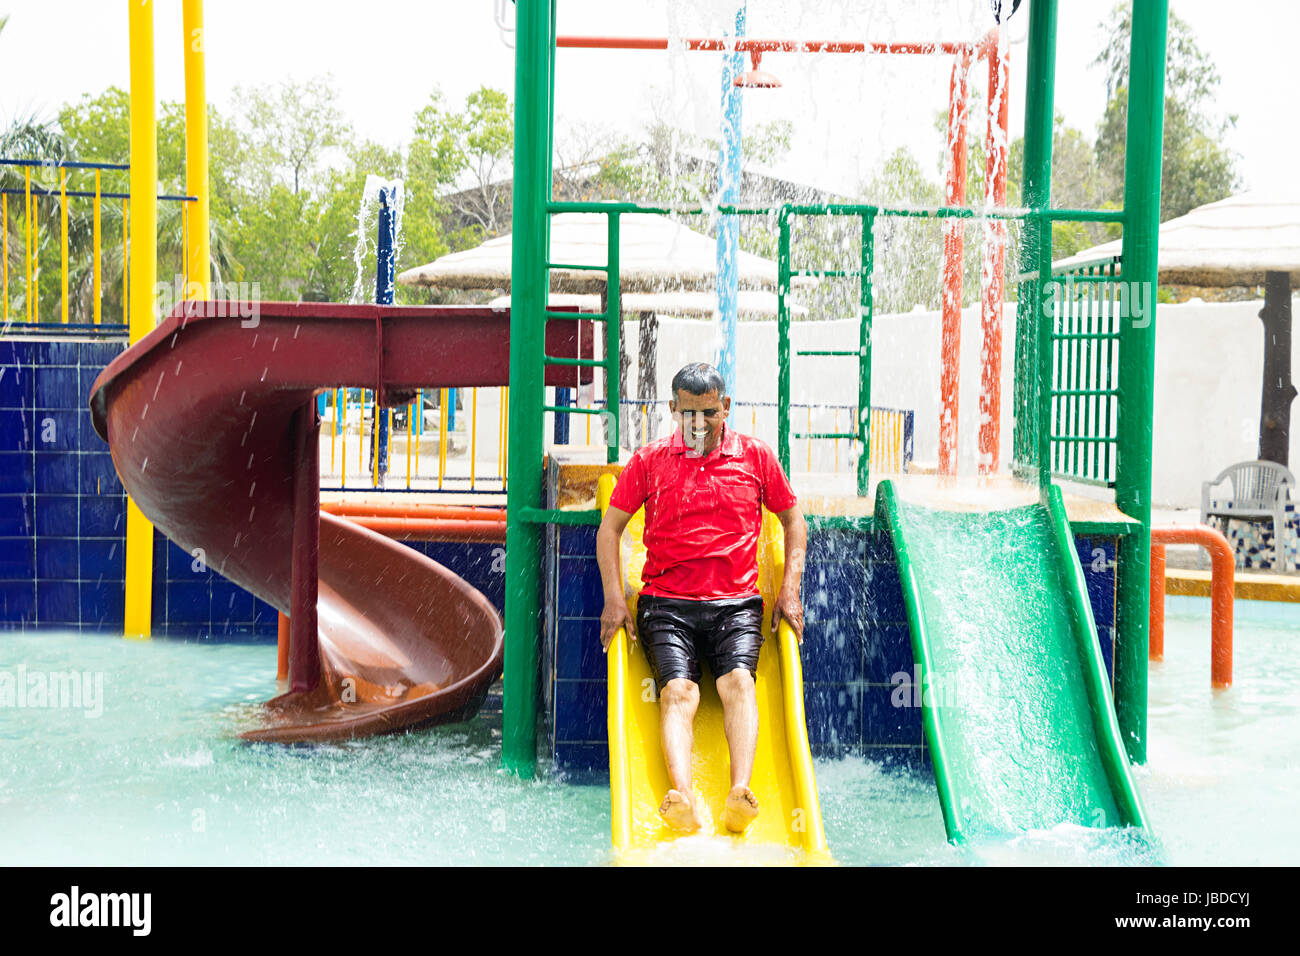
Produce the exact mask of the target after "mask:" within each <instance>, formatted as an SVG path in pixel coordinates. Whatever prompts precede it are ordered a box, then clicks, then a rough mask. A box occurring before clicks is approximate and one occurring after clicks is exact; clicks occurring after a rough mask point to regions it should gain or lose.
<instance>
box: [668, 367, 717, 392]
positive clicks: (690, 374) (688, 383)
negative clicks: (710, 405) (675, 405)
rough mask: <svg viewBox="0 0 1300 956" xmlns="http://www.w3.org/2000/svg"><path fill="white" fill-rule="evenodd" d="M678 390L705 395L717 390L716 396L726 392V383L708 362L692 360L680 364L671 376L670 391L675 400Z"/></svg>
mask: <svg viewBox="0 0 1300 956" xmlns="http://www.w3.org/2000/svg"><path fill="white" fill-rule="evenodd" d="M678 392H690V393H691V394H692V395H705V394H707V393H709V392H717V393H718V398H722V397H723V396H725V395H726V394H727V383H726V382H725V381H724V380H723V378H722V373H721V372H719V371H718V370H717V369H716V368H714V367H713V366H712V365H710V364H709V363H708V362H692V363H691V364H690V365H684V366H682V368H681V370H680V371H679V372H678V373H677V374H676V375H674V376H673V384H672V393H673V399H674V400H676V398H677V393H678Z"/></svg>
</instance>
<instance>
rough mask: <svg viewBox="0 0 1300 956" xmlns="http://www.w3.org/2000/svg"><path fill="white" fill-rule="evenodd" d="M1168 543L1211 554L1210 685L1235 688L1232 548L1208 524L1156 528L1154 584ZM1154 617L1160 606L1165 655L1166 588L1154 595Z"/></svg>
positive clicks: (1153, 549) (1162, 651) (1153, 563)
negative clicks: (1158, 553) (1158, 560)
mask: <svg viewBox="0 0 1300 956" xmlns="http://www.w3.org/2000/svg"><path fill="white" fill-rule="evenodd" d="M1166 544H1198V545H1200V546H1201V547H1202V548H1205V550H1207V551H1208V552H1210V683H1211V684H1212V685H1213V686H1214V687H1231V686H1232V595H1233V585H1234V581H1235V571H1234V567H1233V563H1234V562H1233V555H1232V545H1230V544H1228V539H1227V538H1225V537H1224V536H1223V535H1222V534H1220V533H1219V532H1218V531H1216V530H1215V529H1214V528H1210V527H1207V526H1205V525H1181V526H1166V527H1158V528H1156V527H1153V528H1152V529H1151V552H1152V559H1153V560H1152V581H1153V583H1154V579H1155V572H1154V568H1155V560H1154V559H1155V551H1156V547H1157V546H1158V545H1159V546H1161V548H1160V550H1161V559H1162V560H1161V564H1162V568H1161V571H1162V578H1163V570H1164V568H1163V563H1164V562H1163V557H1164V554H1163V552H1164V548H1163V545H1166ZM1151 597H1152V601H1151V608H1152V610H1151V614H1152V620H1153V621H1154V618H1155V613H1156V611H1155V609H1156V605H1157V603H1158V604H1159V607H1160V627H1161V647H1160V651H1161V654H1163V653H1164V643H1163V635H1164V600H1165V596H1164V588H1163V587H1162V588H1161V589H1160V594H1159V595H1158V597H1159V601H1158V602H1157V600H1156V598H1157V595H1156V594H1155V592H1154V591H1153V592H1152V595H1151Z"/></svg>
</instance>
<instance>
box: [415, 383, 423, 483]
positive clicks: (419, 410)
mask: <svg viewBox="0 0 1300 956" xmlns="http://www.w3.org/2000/svg"><path fill="white" fill-rule="evenodd" d="M415 414H417V415H419V416H420V418H419V420H418V421H417V423H416V429H415V477H416V478H417V479H418V478H419V477H420V446H421V445H423V444H424V389H422V388H420V389H416V392H415Z"/></svg>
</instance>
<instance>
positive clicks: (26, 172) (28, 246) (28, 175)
mask: <svg viewBox="0 0 1300 956" xmlns="http://www.w3.org/2000/svg"><path fill="white" fill-rule="evenodd" d="M23 182H24V183H25V184H26V190H27V194H26V200H27V205H26V216H27V221H26V226H27V233H26V235H24V236H23V265H25V266H26V267H27V296H26V298H27V321H28V322H31V321H32V167H30V166H24V167H23Z"/></svg>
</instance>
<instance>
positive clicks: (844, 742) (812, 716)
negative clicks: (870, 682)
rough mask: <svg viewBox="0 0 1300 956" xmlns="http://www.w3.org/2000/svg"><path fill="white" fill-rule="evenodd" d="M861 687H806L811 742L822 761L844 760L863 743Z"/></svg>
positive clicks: (820, 685)
mask: <svg viewBox="0 0 1300 956" xmlns="http://www.w3.org/2000/svg"><path fill="white" fill-rule="evenodd" d="M859 686H860V685H855V684H839V683H836V684H817V683H806V684H804V687H803V700H804V713H805V715H806V717H807V720H808V742H809V745H810V746H811V747H812V750H813V753H814V754H815V755H816V756H819V757H842V756H844V755H845V754H846V753H850V752H852V751H854V750H856V749H857V748H858V747H859V746H860V745H861V742H862V708H861V702H860V698H861V691H860V689H859Z"/></svg>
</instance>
